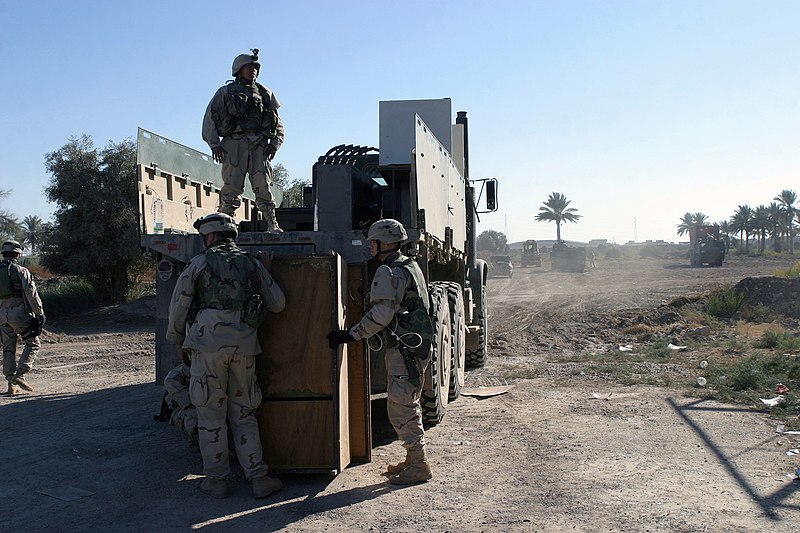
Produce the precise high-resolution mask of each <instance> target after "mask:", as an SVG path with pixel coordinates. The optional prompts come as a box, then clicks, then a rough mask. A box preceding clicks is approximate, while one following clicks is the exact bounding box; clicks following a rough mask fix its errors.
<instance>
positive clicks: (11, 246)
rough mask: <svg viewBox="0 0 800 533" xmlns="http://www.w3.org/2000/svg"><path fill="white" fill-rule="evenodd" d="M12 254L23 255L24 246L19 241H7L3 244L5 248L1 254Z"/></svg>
mask: <svg viewBox="0 0 800 533" xmlns="http://www.w3.org/2000/svg"><path fill="white" fill-rule="evenodd" d="M7 252H12V253H15V254H20V255H22V245H21V244H20V243H18V242H17V241H13V240H12V241H6V242H4V243H3V248H2V251H1V252H0V253H7Z"/></svg>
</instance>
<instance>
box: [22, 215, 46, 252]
mask: <svg viewBox="0 0 800 533" xmlns="http://www.w3.org/2000/svg"><path fill="white" fill-rule="evenodd" d="M43 229H44V222H42V219H41V218H39V217H37V216H36V215H33V216H31V215H28V216H26V217H25V218H24V219H23V220H22V238H23V240H24V241H25V242H26V243H28V244H30V246H31V253H32V254H35V253H36V244H37V243H38V242H39V241H40V240H41V235H42V230H43Z"/></svg>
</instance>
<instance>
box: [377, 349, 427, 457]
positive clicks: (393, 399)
mask: <svg viewBox="0 0 800 533" xmlns="http://www.w3.org/2000/svg"><path fill="white" fill-rule="evenodd" d="M385 360H386V372H387V374H388V375H387V386H386V388H387V391H386V392H387V394H386V396H387V400H386V408H387V412H388V414H389V422H391V424H392V426H393V427H394V430H395V431H396V432H397V436H398V437H400V440H401V441H403V447H404V448H406V449H409V448H412V447H414V446H415V445H416V444H425V430H424V429H423V428H422V408H421V407H420V403H419V399H420V396H421V395H422V387H421V386H416V385H413V384H411V383H409V382H408V370H406V364H405V362H404V361H403V356H402V355H400V351H399V350H398V349H397V348H388V349H387V350H386V359H385Z"/></svg>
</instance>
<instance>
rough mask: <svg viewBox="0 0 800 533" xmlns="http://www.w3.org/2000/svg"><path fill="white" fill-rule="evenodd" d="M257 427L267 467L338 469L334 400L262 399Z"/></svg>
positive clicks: (285, 469)
mask: <svg viewBox="0 0 800 533" xmlns="http://www.w3.org/2000/svg"><path fill="white" fill-rule="evenodd" d="M258 429H259V431H260V432H261V444H262V446H263V447H264V461H266V463H267V465H269V468H270V470H278V471H280V470H284V471H287V470H320V471H326V472H327V471H329V470H339V469H340V468H339V465H337V464H336V457H337V454H336V453H335V451H334V450H335V448H336V445H337V443H336V442H335V440H334V404H333V401H325V400H305V401H303V400H292V401H280V400H275V401H264V402H261V407H259V409H258Z"/></svg>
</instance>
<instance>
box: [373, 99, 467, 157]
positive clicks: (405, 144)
mask: <svg viewBox="0 0 800 533" xmlns="http://www.w3.org/2000/svg"><path fill="white" fill-rule="evenodd" d="M452 110H453V105H452V102H451V101H450V99H449V98H441V99H438V100H388V101H383V102H380V113H379V114H380V134H379V139H380V156H379V158H378V163H379V164H380V165H408V164H409V163H410V162H411V150H413V149H414V143H415V142H416V141H415V133H414V132H415V129H416V126H415V124H414V115H415V114H417V115H419V116H420V117H422V120H424V121H425V123H426V124H428V126H429V127H430V131H431V132H433V135H434V136H435V137H436V139H437V140H438V141H439V142H440V143H441V145H442V146H444V148H445V150H447V151H448V152H450V148H451V146H452V140H451V137H450V127H451V124H452V120H453V111H452Z"/></svg>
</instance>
